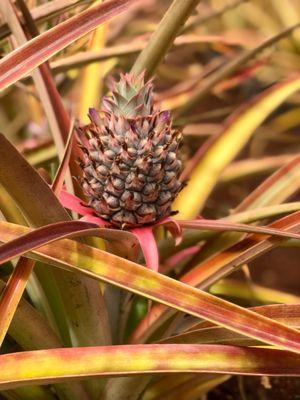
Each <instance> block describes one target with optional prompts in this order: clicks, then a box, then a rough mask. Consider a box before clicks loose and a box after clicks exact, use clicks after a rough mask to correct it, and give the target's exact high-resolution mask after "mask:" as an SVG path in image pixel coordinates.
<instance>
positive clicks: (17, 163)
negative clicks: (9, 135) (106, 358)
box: [0, 135, 110, 345]
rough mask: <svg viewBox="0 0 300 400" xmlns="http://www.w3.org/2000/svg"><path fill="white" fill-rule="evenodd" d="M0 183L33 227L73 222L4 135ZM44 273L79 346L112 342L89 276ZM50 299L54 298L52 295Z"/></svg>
mask: <svg viewBox="0 0 300 400" xmlns="http://www.w3.org/2000/svg"><path fill="white" fill-rule="evenodd" d="M0 183H2V184H3V185H5V189H6V190H7V192H8V193H9V194H10V195H11V197H12V198H13V199H14V201H15V202H16V203H17V205H18V206H19V208H20V209H21V211H22V213H23V214H24V215H25V217H26V218H27V220H28V221H29V223H30V224H31V225H33V226H43V225H47V224H51V223H55V222H60V221H64V220H65V221H66V220H69V219H70V218H69V215H68V213H67V212H66V211H65V209H64V208H63V207H62V206H61V205H60V203H59V201H58V199H57V197H56V196H55V194H54V193H53V192H52V191H51V189H50V187H49V186H48V185H47V183H46V182H45V181H44V180H43V179H42V178H41V177H40V176H39V174H38V173H37V172H36V171H35V170H34V169H33V168H32V167H31V166H30V165H29V164H28V163H27V162H26V160H25V159H24V158H23V157H22V156H21V155H20V154H19V153H18V152H17V150H16V149H15V148H14V147H13V146H12V145H11V144H10V143H9V142H8V140H7V139H6V138H5V137H4V136H3V135H0ZM45 272H48V273H49V274H50V275H52V272H53V274H54V279H55V282H56V284H57V286H58V288H59V291H60V293H61V296H62V299H63V302H64V305H62V304H61V302H60V303H59V304H58V306H59V307H60V308H59V307H57V308H56V310H57V312H61V314H62V317H64V316H65V317H66V316H67V317H68V318H69V319H70V321H69V322H70V324H71V328H72V332H73V338H74V341H75V342H76V344H81V345H101V344H105V343H109V342H110V331H109V325H108V320H107V314H106V311H105V305H104V300H103V297H102V296H101V293H100V291H99V286H98V284H97V283H96V282H93V281H92V280H91V279H89V278H87V277H80V276H78V275H77V274H70V273H66V272H64V271H55V270H53V271H50V270H46V269H45ZM49 298H50V299H51V293H49ZM52 300H53V301H57V300H58V299H57V298H54V299H52ZM79 305H80V307H79ZM62 307H66V309H65V310H64V309H63V308H62ZM61 308H62V309H61ZM95 342H97V343H95Z"/></svg>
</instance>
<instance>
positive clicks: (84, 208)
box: [59, 190, 94, 216]
mask: <svg viewBox="0 0 300 400" xmlns="http://www.w3.org/2000/svg"><path fill="white" fill-rule="evenodd" d="M59 200H60V202H61V204H62V205H63V206H64V207H65V208H67V209H68V210H72V211H75V212H77V213H78V214H80V215H84V216H86V215H94V211H93V210H92V209H91V208H90V207H89V206H88V205H87V204H84V202H83V201H82V200H80V199H79V198H78V197H76V196H73V195H72V194H70V193H68V192H67V191H65V190H62V191H61V192H60V194H59Z"/></svg>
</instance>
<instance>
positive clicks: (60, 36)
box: [0, 0, 138, 90]
mask: <svg viewBox="0 0 300 400" xmlns="http://www.w3.org/2000/svg"><path fill="white" fill-rule="evenodd" d="M136 1H138V0H110V1H106V2H104V3H103V4H102V3H101V4H99V5H96V6H95V7H92V8H89V9H88V10H85V11H83V12H81V13H80V14H78V15H75V16H74V17H72V18H69V19H68V20H67V21H64V22H62V23H60V24H58V25H57V26H55V27H53V28H51V29H49V30H48V31H46V32H44V33H42V34H40V35H39V36H37V37H36V38H34V39H31V40H30V41H29V42H27V43H26V44H24V45H23V46H21V47H19V48H18V49H16V50H15V51H13V52H12V53H10V54H9V55H7V56H6V57H4V58H3V59H2V60H1V61H0V71H1V72H0V90H2V89H4V88H6V87H7V86H9V85H11V84H12V83H14V82H16V81H17V80H19V79H20V78H22V77H23V76H24V75H26V74H28V73H29V72H31V71H32V70H33V69H34V68H36V67H37V66H39V65H40V64H42V63H43V62H45V61H47V60H48V59H49V58H50V57H52V56H53V55H54V54H56V53H57V52H58V51H60V50H62V49H63V48H65V47H66V46H68V45H69V44H70V43H72V42H74V41H75V40H77V39H79V38H80V37H82V36H83V35H85V34H87V33H88V32H90V31H92V30H93V29H95V28H96V27H97V26H98V25H100V24H101V23H103V22H105V21H107V20H108V19H110V18H112V17H114V16H115V15H117V14H120V13H121V12H124V11H125V10H126V9H128V7H129V6H130V5H131V4H133V3H135V2H136Z"/></svg>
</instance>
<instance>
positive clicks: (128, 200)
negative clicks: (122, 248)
mask: <svg viewBox="0 0 300 400" xmlns="http://www.w3.org/2000/svg"><path fill="white" fill-rule="evenodd" d="M153 103H154V101H153V84H152V82H147V83H144V76H143V74H142V75H140V76H138V77H134V76H133V75H130V74H125V75H121V78H120V81H119V82H118V83H116V82H114V85H113V91H112V94H111V96H110V97H107V98H104V100H103V104H102V110H101V113H100V114H99V113H98V112H97V111H96V110H95V109H90V112H89V117H90V120H91V123H90V124H89V125H87V126H85V127H82V128H79V131H80V133H81V134H80V135H79V136H80V138H81V139H80V141H81V147H82V150H83V153H84V156H83V160H82V163H81V166H82V169H83V190H84V193H85V195H86V196H87V198H88V200H89V205H90V206H91V207H92V208H93V209H94V210H95V213H96V214H97V215H98V216H100V217H101V218H103V219H104V220H107V221H109V223H110V224H112V225H113V226H115V227H118V228H122V229H127V228H133V227H138V226H142V225H146V224H152V223H155V222H156V221H158V220H159V219H161V218H163V217H167V216H169V215H171V214H172V211H171V204H172V201H173V200H174V198H175V197H176V196H177V194H178V192H179V191H180V190H181V188H182V183H181V182H180V181H179V175H180V172H181V162H180V160H179V159H178V155H177V152H178V146H179V144H180V141H181V134H180V133H179V132H178V131H176V130H174V129H172V121H171V118H170V115H169V112H167V111H159V110H154V106H153Z"/></svg>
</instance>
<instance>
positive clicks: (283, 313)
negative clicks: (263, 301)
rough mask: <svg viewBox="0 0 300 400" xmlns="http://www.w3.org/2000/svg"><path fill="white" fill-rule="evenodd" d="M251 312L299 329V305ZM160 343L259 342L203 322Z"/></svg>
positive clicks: (238, 343)
mask: <svg viewBox="0 0 300 400" xmlns="http://www.w3.org/2000/svg"><path fill="white" fill-rule="evenodd" d="M251 310H253V311H255V312H257V313H259V314H261V315H265V316H266V317H268V318H272V319H275V320H276V321H280V322H282V323H284V324H286V325H288V326H292V327H294V328H297V329H299V327H300V307H299V305H286V304H279V305H277V304H276V305H268V306H260V307H252V308H251ZM159 342H160V343H189V344H196V343H199V344H226V345H229V344H230V345H235V346H246V345H247V346H257V345H261V342H258V341H256V340H253V339H250V338H247V337H245V336H242V335H239V334H236V333H234V332H229V331H228V330H227V329H224V328H222V327H220V326H216V325H214V324H212V323H210V322H207V321H203V322H200V323H198V324H195V323H194V324H193V326H192V327H190V328H189V329H188V331H187V332H184V333H182V334H178V335H174V336H171V337H170V338H166V339H163V340H160V341H159Z"/></svg>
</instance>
